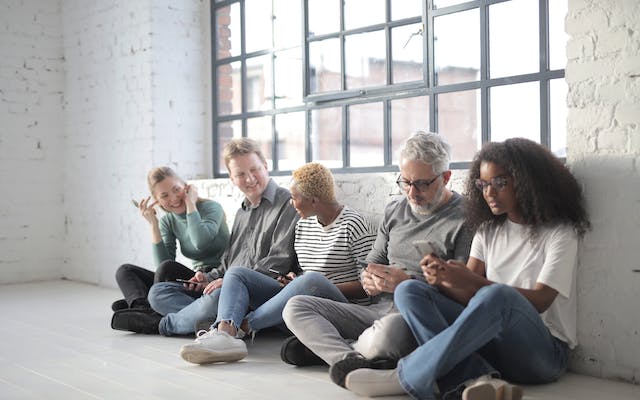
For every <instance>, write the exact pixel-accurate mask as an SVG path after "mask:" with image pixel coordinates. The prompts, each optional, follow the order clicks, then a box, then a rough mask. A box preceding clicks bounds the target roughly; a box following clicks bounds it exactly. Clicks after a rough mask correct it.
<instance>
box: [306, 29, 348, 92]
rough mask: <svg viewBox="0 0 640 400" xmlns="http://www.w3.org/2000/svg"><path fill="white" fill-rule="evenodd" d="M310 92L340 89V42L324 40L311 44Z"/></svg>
mask: <svg viewBox="0 0 640 400" xmlns="http://www.w3.org/2000/svg"><path fill="white" fill-rule="evenodd" d="M309 79H310V83H311V88H310V92H311V93H318V92H328V91H332V90H340V88H341V85H340V42H339V41H338V39H328V40H322V41H320V42H312V43H310V44H309Z"/></svg>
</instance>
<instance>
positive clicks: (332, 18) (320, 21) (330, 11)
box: [308, 0, 342, 36]
mask: <svg viewBox="0 0 640 400" xmlns="http://www.w3.org/2000/svg"><path fill="white" fill-rule="evenodd" d="M341 2H342V0H309V9H308V14H309V36H316V35H324V34H325V33H331V32H338V31H339V30H340V4H341Z"/></svg>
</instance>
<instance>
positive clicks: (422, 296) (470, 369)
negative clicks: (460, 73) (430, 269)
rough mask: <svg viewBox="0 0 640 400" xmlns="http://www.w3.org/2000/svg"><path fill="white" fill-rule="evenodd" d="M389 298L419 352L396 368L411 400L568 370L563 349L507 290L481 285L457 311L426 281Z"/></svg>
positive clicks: (543, 378)
mask: <svg viewBox="0 0 640 400" xmlns="http://www.w3.org/2000/svg"><path fill="white" fill-rule="evenodd" d="M394 299H395V303H396V307H397V308H398V310H399V311H400V313H401V314H402V317H403V318H404V319H405V321H406V322H407V324H408V325H409V327H410V328H411V331H412V332H413V335H414V336H415V338H416V341H417V342H418V346H419V347H418V348H417V349H416V350H415V351H413V352H412V353H411V354H409V355H408V356H407V357H405V358H403V359H401V360H400V362H399V363H398V377H399V379H400V384H401V385H402V387H403V388H404V389H405V391H406V392H407V393H409V395H411V396H412V397H413V398H415V399H434V398H435V395H434V389H435V384H436V383H437V385H438V387H439V389H440V393H442V394H444V396H443V399H447V398H448V396H452V395H455V394H456V393H459V391H460V390H461V389H462V387H461V385H462V384H463V383H464V382H465V381H467V380H469V379H475V378H478V377H480V376H482V375H487V374H498V375H501V376H502V378H504V379H506V380H509V381H512V382H517V383H525V384H533V383H546V382H552V381H554V380H556V379H558V378H559V377H560V376H561V375H562V374H563V373H564V371H565V370H566V366H567V345H566V344H565V343H564V342H563V341H561V340H559V339H557V338H555V337H553V336H552V335H551V333H550V332H549V330H548V329H547V327H546V326H545V325H544V323H543V322H542V319H541V318H540V315H539V314H538V311H537V310H536V309H535V308H534V307H533V305H532V304H531V303H530V302H529V301H528V300H527V299H526V298H525V297H524V296H522V295H521V294H520V293H519V292H518V291H517V290H516V289H514V288H513V287H511V286H507V285H502V284H493V285H489V286H485V287H483V288H482V289H480V290H478V292H477V293H476V294H475V296H473V297H472V298H471V300H470V301H469V304H468V305H467V306H466V307H463V306H462V305H460V304H459V303H456V302H455V301H453V300H451V299H449V298H448V297H446V296H445V295H443V294H442V293H440V292H439V291H438V289H437V288H435V287H433V286H431V285H428V284H427V283H425V282H421V281H417V280H408V281H405V282H402V283H401V284H400V285H398V287H397V288H396V290H395V293H394Z"/></svg>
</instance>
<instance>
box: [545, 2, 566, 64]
mask: <svg viewBox="0 0 640 400" xmlns="http://www.w3.org/2000/svg"><path fill="white" fill-rule="evenodd" d="M566 16H567V0H553V1H550V2H549V66H550V69H552V70H553V69H563V68H564V66H565V65H566V63H567V53H566V47H567V41H568V40H569V35H567V34H566V33H565V31H564V18H565V17H566Z"/></svg>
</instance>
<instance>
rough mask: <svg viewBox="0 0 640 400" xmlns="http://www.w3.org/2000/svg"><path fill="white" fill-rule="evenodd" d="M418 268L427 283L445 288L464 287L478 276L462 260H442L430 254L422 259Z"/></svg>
mask: <svg viewBox="0 0 640 400" xmlns="http://www.w3.org/2000/svg"><path fill="white" fill-rule="evenodd" d="M420 268H422V273H423V275H424V279H425V280H426V281H427V283H429V284H431V285H434V286H440V287H444V288H447V289H454V288H461V287H465V286H467V285H468V284H469V283H470V282H471V281H472V280H475V279H476V278H477V277H478V276H477V275H476V274H474V273H473V272H472V271H470V270H469V269H468V268H467V267H466V265H465V264H464V263H463V262H461V261H458V260H448V261H444V260H442V259H441V258H440V257H437V256H434V255H432V254H430V255H427V256H426V257H424V258H423V259H422V261H421V262H420Z"/></svg>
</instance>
